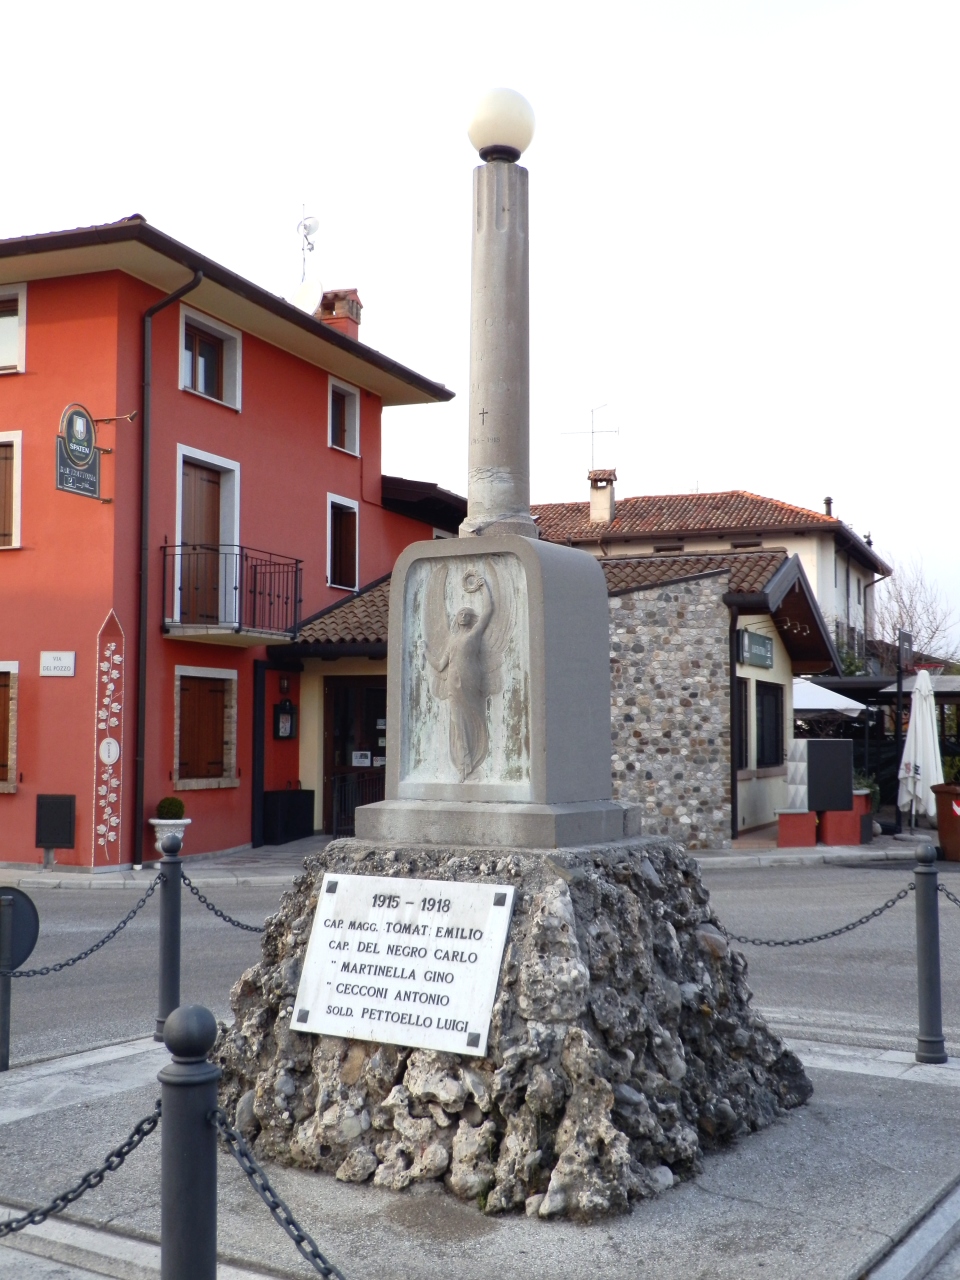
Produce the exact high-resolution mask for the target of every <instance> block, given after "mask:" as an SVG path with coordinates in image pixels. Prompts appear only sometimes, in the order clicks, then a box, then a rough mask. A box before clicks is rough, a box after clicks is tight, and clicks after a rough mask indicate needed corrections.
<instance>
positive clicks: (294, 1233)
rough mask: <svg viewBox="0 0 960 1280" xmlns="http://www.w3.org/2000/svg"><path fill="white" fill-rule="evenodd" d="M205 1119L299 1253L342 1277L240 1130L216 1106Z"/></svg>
mask: <svg viewBox="0 0 960 1280" xmlns="http://www.w3.org/2000/svg"><path fill="white" fill-rule="evenodd" d="M209 1119H210V1120H211V1122H212V1123H213V1124H214V1125H215V1126H216V1129H217V1132H218V1133H219V1134H220V1137H221V1138H222V1139H223V1141H224V1142H225V1143H226V1144H227V1147H228V1148H229V1150H230V1153H231V1154H232V1155H233V1157H234V1159H235V1160H236V1162H237V1164H238V1165H239V1166H240V1168H241V1169H242V1170H243V1172H244V1173H245V1174H246V1175H247V1178H248V1179H249V1180H250V1185H251V1186H252V1187H253V1189H254V1191H256V1193H257V1195H258V1196H259V1197H260V1199H261V1200H262V1201H263V1203H264V1204H265V1205H266V1206H267V1208H268V1209H269V1210H270V1212H271V1214H272V1215H273V1220H274V1222H276V1223H278V1224H279V1225H280V1226H281V1227H282V1228H283V1229H284V1231H285V1232H286V1233H287V1235H288V1236H289V1237H290V1239H291V1240H292V1241H293V1243H294V1244H295V1245H296V1247H297V1252H298V1253H299V1254H300V1257H301V1258H304V1259H306V1261H307V1262H309V1263H310V1265H311V1266H312V1267H313V1269H314V1270H315V1271H318V1272H319V1273H320V1275H322V1276H333V1277H335V1280H344V1276H343V1272H342V1271H340V1270H338V1269H337V1267H335V1266H334V1265H333V1263H332V1262H328V1261H327V1260H326V1258H325V1257H324V1256H323V1254H322V1253H321V1252H320V1249H319V1248H318V1246H317V1243H316V1241H315V1240H314V1239H313V1238H312V1237H311V1236H310V1235H309V1234H308V1233H307V1232H306V1231H304V1229H303V1227H301V1226H300V1223H299V1222H297V1220H296V1218H295V1217H294V1216H293V1214H292V1213H291V1212H290V1209H289V1207H288V1206H287V1205H286V1204H285V1203H284V1202H283V1201H282V1200H281V1199H280V1197H279V1196H278V1195H277V1193H276V1192H275V1191H274V1189H273V1187H271V1185H270V1182H269V1179H268V1178H267V1175H266V1174H265V1173H264V1171H263V1169H262V1168H261V1167H260V1165H259V1164H257V1162H256V1160H255V1159H254V1157H253V1152H252V1151H251V1150H250V1148H249V1147H248V1146H247V1144H246V1142H245V1140H244V1139H243V1137H242V1136H241V1134H239V1133H238V1132H237V1130H236V1129H234V1128H233V1127H232V1126H231V1125H230V1124H228V1122H227V1117H226V1115H225V1114H224V1112H223V1111H222V1110H221V1109H220V1108H218V1109H217V1110H216V1111H211V1112H210V1116H209Z"/></svg>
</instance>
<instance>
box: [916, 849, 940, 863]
mask: <svg viewBox="0 0 960 1280" xmlns="http://www.w3.org/2000/svg"><path fill="white" fill-rule="evenodd" d="M936 860H937V850H936V848H935V846H934V845H932V844H922V845H921V846H920V848H919V849H918V850H917V861H918V862H922V863H923V864H924V865H925V866H932V865H933V864H934V863H935V862H936Z"/></svg>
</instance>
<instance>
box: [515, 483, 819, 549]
mask: <svg viewBox="0 0 960 1280" xmlns="http://www.w3.org/2000/svg"><path fill="white" fill-rule="evenodd" d="M533 514H534V517H535V518H536V520H537V524H538V526H539V528H540V536H541V537H542V538H546V539H548V541H550V542H567V541H572V542H581V541H591V542H596V541H597V540H598V539H600V538H603V539H607V538H616V537H621V538H623V537H630V536H631V535H634V536H640V535H647V536H649V535H655V534H660V535H664V534H673V535H680V534H693V533H695V532H696V533H717V534H719V533H734V532H736V533H740V532H745V531H747V530H750V531H760V530H770V529H809V528H811V527H813V526H818V527H820V526H822V527H824V528H828V529H829V528H833V529H841V528H842V525H841V522H840V521H839V520H838V519H837V518H836V517H835V516H826V515H824V514H823V513H822V512H819V511H808V510H807V509H806V508H805V507H794V506H791V504H790V503H788V502H778V501H777V500H776V499H775V498H763V497H761V496H760V495H759V494H756V493H747V492H746V491H745V490H740V489H736V490H731V491H729V492H726V493H667V494H656V495H652V496H647V497H639V498H618V499H617V508H616V515H615V517H614V519H613V520H611V521H610V522H609V524H604V523H600V522H597V523H591V521H590V504H589V502H544V503H540V504H539V505H538V506H535V507H533Z"/></svg>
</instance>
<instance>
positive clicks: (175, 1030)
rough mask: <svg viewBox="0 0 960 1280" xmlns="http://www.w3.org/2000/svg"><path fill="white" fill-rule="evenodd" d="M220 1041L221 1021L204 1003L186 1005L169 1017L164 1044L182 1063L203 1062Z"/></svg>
mask: <svg viewBox="0 0 960 1280" xmlns="http://www.w3.org/2000/svg"><path fill="white" fill-rule="evenodd" d="M216 1038H217V1020H216V1018H215V1017H214V1016H213V1014H212V1013H211V1012H210V1010H209V1009H207V1008H205V1007H204V1006H203V1005H202V1004H182V1005H180V1007H179V1008H177V1009H174V1011H173V1013H171V1014H168V1015H167V1020H166V1021H165V1022H164V1024H163V1043H164V1044H165V1045H166V1046H167V1048H168V1049H169V1050H170V1052H171V1053H172V1054H173V1056H174V1057H175V1058H176V1059H177V1060H178V1061H179V1062H203V1060H204V1059H205V1058H206V1056H207V1054H208V1053H209V1052H210V1050H211V1049H212V1048H213V1043H214V1041H215V1040H216Z"/></svg>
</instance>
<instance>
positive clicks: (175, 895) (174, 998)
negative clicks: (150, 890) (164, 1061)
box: [153, 835, 183, 1040]
mask: <svg viewBox="0 0 960 1280" xmlns="http://www.w3.org/2000/svg"><path fill="white" fill-rule="evenodd" d="M160 848H161V849H162V850H163V857H162V858H161V859H160V874H161V875H162V877H163V879H162V880H161V882H160V992H159V1000H158V1008H157V1026H156V1030H155V1031H154V1033H153V1038H154V1040H162V1039H163V1024H164V1022H165V1021H166V1018H167V1015H168V1014H170V1013H172V1012H173V1010H174V1009H176V1008H177V1006H178V1005H179V1003H180V905H181V904H180V885H181V883H182V878H183V859H182V858H181V857H180V850H181V849H182V848H183V841H182V840H181V839H180V837H179V836H175V835H168V836H164V837H163V840H162V841H161V842H160Z"/></svg>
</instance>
